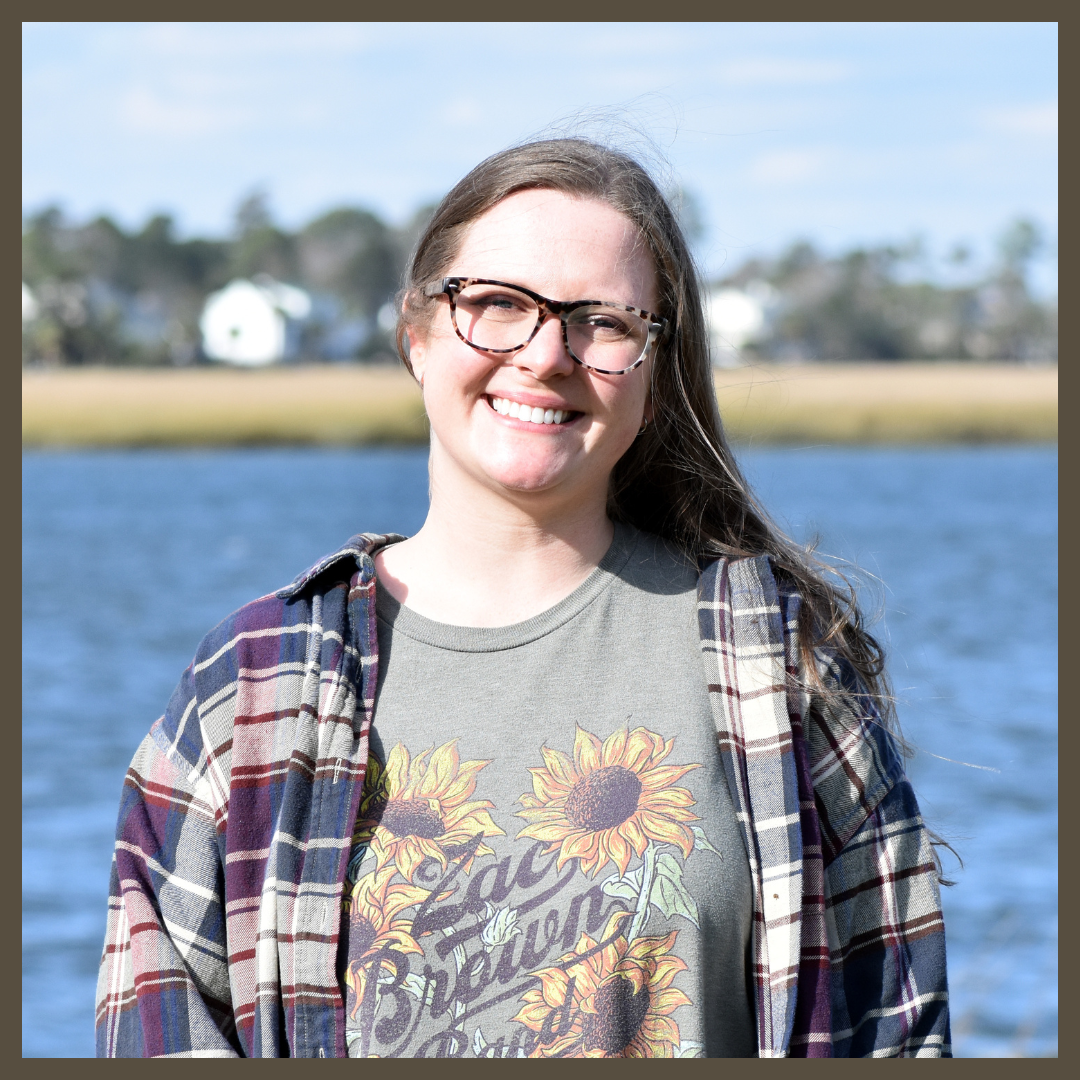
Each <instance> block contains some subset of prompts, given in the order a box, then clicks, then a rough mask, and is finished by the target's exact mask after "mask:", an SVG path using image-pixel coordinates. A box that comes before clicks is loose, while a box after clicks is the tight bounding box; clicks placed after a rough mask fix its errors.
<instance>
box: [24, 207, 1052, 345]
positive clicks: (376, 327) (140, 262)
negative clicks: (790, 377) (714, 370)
mask: <svg viewBox="0 0 1080 1080" xmlns="http://www.w3.org/2000/svg"><path fill="white" fill-rule="evenodd" d="M431 211H432V208H431V207H425V208H423V209H421V210H419V211H418V212H417V213H416V214H415V215H414V217H413V218H412V220H411V221H409V222H408V223H407V224H406V225H405V226H404V227H401V228H395V227H392V226H390V225H388V224H386V223H385V222H384V221H383V220H381V219H380V218H379V216H378V215H376V214H374V213H372V212H371V211H370V210H365V209H362V208H359V207H352V208H348V207H347V208H342V209H336V210H331V211H330V212H329V213H326V214H323V215H322V216H320V217H318V218H316V219H315V220H314V221H312V222H310V223H309V224H307V225H305V226H304V227H303V228H301V229H300V230H298V231H296V232H289V231H287V230H285V229H283V228H281V227H279V226H278V225H277V224H275V223H274V221H273V219H272V217H271V215H270V213H269V211H268V209H267V201H266V197H265V195H263V194H261V193H255V194H253V195H251V196H249V197H248V198H246V199H245V200H244V201H243V202H242V203H241V205H240V207H239V208H238V210H237V213H236V219H235V225H234V228H233V231H232V235H230V236H229V237H226V238H224V239H188V240H181V239H178V238H177V236H176V230H175V225H174V222H173V220H172V218H170V217H169V216H168V215H164V214H162V215H157V216H155V217H152V218H150V220H149V221H147V222H146V224H145V225H144V226H143V227H142V228H141V229H136V230H132V231H125V229H124V228H122V227H121V226H120V225H118V224H117V223H116V222H114V221H113V220H111V219H110V218H108V217H98V218H95V219H94V220H92V221H89V222H86V223H83V224H78V223H74V222H70V221H68V220H66V219H65V218H64V216H63V214H62V213H61V211H60V210H59V209H58V208H57V207H49V208H46V209H44V210H42V211H40V212H38V213H35V214H33V215H31V216H29V217H27V218H26V219H24V222H23V255H22V267H23V270H22V272H23V282H24V283H25V285H27V286H28V287H29V290H30V294H31V299H30V301H29V305H30V306H29V311H27V303H28V301H27V300H26V298H25V297H24V321H23V363H24V364H48V365H71V364H88V363H107V364H189V363H195V362H199V361H200V360H201V359H202V356H201V352H200V333H199V315H200V313H201V311H202V306H203V303H204V302H205V300H206V297H207V296H208V295H209V294H210V293H211V292H213V291H215V290H217V289H220V288H221V287H223V286H224V285H226V284H227V283H228V282H229V281H231V280H233V279H235V278H256V279H257V278H258V276H259V275H269V276H270V277H272V278H274V279H276V280H278V281H283V282H288V283H290V284H294V285H299V286H300V287H302V288H304V289H305V290H307V291H308V292H309V293H310V294H311V297H312V300H313V311H312V315H311V318H310V319H308V320H307V322H306V323H305V325H304V327H303V336H302V342H301V356H302V357H303V358H305V359H324V360H369V361H370V360H376V359H388V358H390V357H391V356H392V355H393V353H394V347H393V343H392V340H391V331H392V325H393V312H392V309H391V308H389V307H388V306H387V305H388V304H389V303H390V302H391V301H392V298H393V296H394V294H395V292H396V290H397V289H398V287H399V283H400V279H401V274H402V271H403V269H404V266H405V262H406V260H407V258H408V254H409V251H410V249H411V247H412V245H413V243H414V242H415V240H416V238H417V237H418V236H419V233H420V231H421V230H422V228H423V226H424V224H425V223H426V221H427V220H428V218H429V216H430V214H431ZM688 224H689V223H688ZM1041 243H1042V239H1041V237H1040V236H1039V234H1038V231H1037V230H1036V228H1035V227H1034V226H1033V225H1032V224H1031V223H1030V222H1026V221H1018V222H1016V223H1015V224H1014V225H1012V226H1011V227H1010V228H1009V229H1008V230H1007V231H1006V233H1005V234H1004V235H1003V236H1002V237H1001V240H1000V243H999V260H998V263H997V264H996V266H995V268H994V269H993V271H992V272H991V273H990V274H989V275H988V276H985V279H984V280H980V281H978V282H975V283H972V284H969V285H965V286H963V287H946V286H942V285H940V284H934V283H931V282H929V281H926V280H920V279H919V276H918V272H917V271H918V268H919V260H920V257H921V253H920V251H919V249H918V248H917V246H913V245H909V246H908V247H906V248H904V247H877V248H869V249H858V250H854V251H850V252H848V253H846V254H843V255H840V256H835V257H828V256H825V255H823V254H822V253H820V252H819V251H818V250H816V249H815V248H814V247H813V246H812V245H811V244H809V243H805V242H800V243H796V244H794V245H792V246H791V247H790V248H789V249H788V250H787V251H785V252H784V253H782V254H781V255H780V256H778V257H776V258H774V259H761V258H758V259H752V260H750V261H748V262H746V263H745V264H743V265H742V266H740V267H739V269H738V270H737V271H736V272H734V273H733V274H730V275H728V276H727V277H725V278H724V279H723V280H722V281H718V282H715V283H714V287H728V288H738V289H743V290H745V291H747V292H748V293H749V294H750V295H754V296H757V297H759V298H760V299H761V303H762V305H763V307H764V309H765V313H766V319H765V323H764V326H763V328H762V330H761V331H760V332H759V333H758V334H757V336H756V337H755V338H754V339H752V340H750V341H748V342H747V343H746V344H745V345H744V347H743V349H742V352H743V354H744V355H746V356H747V357H751V358H752V357H758V358H761V359H773V360H796V359H805V360H846V359H882V360H897V359H919V358H955V359H964V358H976V359H1006V360H1023V359H1040V360H1042V359H1056V357H1057V309H1056V303H1054V304H1041V303H1038V302H1037V301H1036V300H1035V299H1033V297H1032V296H1031V293H1030V290H1029V286H1028V279H1029V268H1030V264H1031V261H1032V259H1033V258H1034V257H1035V256H1036V254H1037V252H1038V250H1039V246H1040V244H1041ZM955 258H956V261H958V262H962V261H963V258H964V255H963V252H957V253H956V255H955ZM380 313H381V314H382V317H381V318H380Z"/></svg>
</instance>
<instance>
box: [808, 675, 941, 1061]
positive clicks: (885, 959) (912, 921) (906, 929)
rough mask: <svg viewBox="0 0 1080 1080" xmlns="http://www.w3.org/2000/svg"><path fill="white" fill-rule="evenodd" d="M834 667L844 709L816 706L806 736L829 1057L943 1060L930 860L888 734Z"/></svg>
mask: <svg viewBox="0 0 1080 1080" xmlns="http://www.w3.org/2000/svg"><path fill="white" fill-rule="evenodd" d="M844 667H845V666H844V665H841V672H837V669H836V667H834V668H833V672H834V673H836V674H840V678H839V680H838V682H839V683H840V684H841V685H842V686H843V687H844V688H845V689H847V690H849V691H854V693H853V694H852V697H851V698H849V699H848V700H849V701H850V702H852V703H853V707H852V708H851V709H850V711H848V710H846V709H839V710H832V709H828V708H826V709H824V710H823V711H822V713H821V714H818V717H817V719H818V720H819V721H820V723H819V725H818V726H817V730H816V731H815V732H814V733H813V734H812V736H811V743H812V744H813V743H817V744H818V745H817V751H818V752H817V753H815V754H814V755H813V756H814V758H815V762H814V766H813V771H814V773H815V776H816V779H815V785H814V786H815V801H816V802H817V803H818V807H819V813H820V817H821V825H822V848H823V855H824V885H825V889H824V892H825V912H824V914H825V926H826V931H827V934H828V940H829V955H830V968H831V991H830V998H831V1001H830V1004H831V1012H832V1043H833V1054H834V1056H837V1057H950V1056H951V1055H952V1049H951V1037H950V1031H949V993H948V983H947V978H946V969H945V925H944V921H943V918H942V913H941V897H940V892H939V887H938V864H937V860H936V859H935V857H934V852H933V849H932V846H931V843H930V836H929V833H928V831H927V829H926V825H925V823H924V822H923V819H922V815H921V814H920V812H919V807H918V803H917V802H916V799H915V793H914V791H913V790H912V787H911V784H910V782H909V781H908V779H907V776H906V775H905V773H904V769H903V760H902V757H901V754H900V752H899V750H898V748H897V744H896V740H895V739H894V737H893V736H892V735H891V734H889V732H887V731H886V730H885V728H884V727H883V726H882V724H881V722H880V718H879V717H878V716H877V713H876V710H875V709H874V707H873V704H872V702H871V701H870V700H869V699H868V698H867V696H866V695H865V694H864V693H860V690H861V688H860V687H859V685H858V683H857V680H856V679H855V677H854V674H853V673H852V672H851V671H850V670H843V669H844ZM842 713H846V715H841V714H842ZM840 785H843V786H845V787H846V788H847V790H848V792H849V793H850V794H849V796H848V797H847V798H844V797H842V796H841V795H840V794H839V792H838V791H837V790H836V789H837V788H838V787H839V786H840ZM859 804H861V806H862V811H861V812H856V807H857V806H858V805H859Z"/></svg>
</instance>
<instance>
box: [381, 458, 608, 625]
mask: <svg viewBox="0 0 1080 1080" xmlns="http://www.w3.org/2000/svg"><path fill="white" fill-rule="evenodd" d="M453 487H454V486H453V485H450V486H449V488H448V487H447V486H445V485H440V484H439V483H438V481H437V480H436V478H434V477H433V482H432V493H431V508H430V510H429V511H428V516H427V520H426V521H425V522H424V525H423V528H421V529H420V531H419V532H417V533H416V535H415V536H413V537H411V538H410V539H408V540H405V541H403V542H402V543H400V544H395V545H393V546H392V547H390V548H387V549H386V550H385V551H384V552H381V553H380V554H379V555H378V556H377V557H376V560H375V563H376V568H377V571H378V575H379V582H380V584H381V585H382V586H383V587H384V588H385V589H386V590H387V591H388V592H389V593H390V594H391V596H393V597H394V599H396V600H398V601H399V602H400V603H403V604H407V605H408V606H409V608H411V609H412V610H413V611H415V612H416V613H417V614H419V615H423V616H425V617H426V618H429V619H433V620H435V621H436V622H443V623H451V624H454V625H457V626H509V625H511V624H513V623H518V622H523V621H524V620H525V619H529V618H532V617H533V616H534V615H539V614H540V613H541V612H543V611H546V610H547V609H548V608H550V607H552V606H554V605H555V604H557V603H558V602H559V601H560V600H562V599H563V598H564V597H566V596H568V595H569V594H570V593H572V592H573V591H574V589H576V588H577V587H578V586H579V585H580V584H581V583H582V582H583V581H584V580H585V579H586V578H587V577H588V576H589V574H590V573H592V571H593V570H594V569H596V566H597V564H598V563H599V562H600V560H601V559H602V558H603V557H604V555H605V553H606V552H607V550H608V548H609V547H610V546H611V541H612V538H613V535H614V527H613V525H612V523H611V521H610V520H609V518H608V516H607V512H606V505H605V504H606V498H605V496H606V492H603V491H598V492H594V493H578V498H575V499H568V498H565V497H562V498H559V497H552V496H549V495H547V494H541V493H513V494H503V493H497V492H493V491H485V492H477V491H470V492H469V493H468V497H467V498H464V497H461V496H462V493H460V492H457V491H455V490H453Z"/></svg>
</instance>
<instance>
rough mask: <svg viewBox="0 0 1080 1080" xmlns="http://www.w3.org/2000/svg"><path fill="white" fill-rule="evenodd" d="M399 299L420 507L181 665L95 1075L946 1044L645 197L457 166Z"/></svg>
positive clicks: (855, 769) (595, 170)
mask: <svg viewBox="0 0 1080 1080" xmlns="http://www.w3.org/2000/svg"><path fill="white" fill-rule="evenodd" d="M400 312H401V314H400V321H399V326H398V343H399V348H400V350H401V352H402V359H403V360H404V362H405V364H406V366H407V367H408V368H409V370H410V371H411V372H412V373H413V375H414V377H415V378H416V379H417V381H418V382H419V384H420V386H421V388H422V390H423V397H424V404H425V408H426V410H427V415H428V417H429V419H430V423H431V450H430V458H429V474H430V490H431V499H430V509H429V512H428V516H427V519H426V521H425V522H424V525H423V527H422V528H421V529H420V530H419V531H418V532H417V533H416V534H415V535H414V536H413V537H411V538H408V539H406V538H405V537H401V536H397V535H375V534H371V533H360V534H358V535H356V536H354V537H353V538H352V539H351V540H349V541H348V542H347V543H346V544H345V545H344V546H343V547H342V548H341V549H340V550H338V551H336V552H333V553H331V554H330V555H328V556H326V557H325V558H323V559H321V560H320V561H319V562H318V563H316V564H315V565H314V566H313V567H311V568H310V569H309V570H308V571H306V572H305V573H303V574H301V575H300V576H299V577H298V578H297V579H296V580H295V581H294V582H293V583H292V584H291V585H290V586H288V587H287V588H284V589H281V590H279V591H278V592H277V593H275V594H274V595H272V596H268V597H264V598H262V599H260V600H256V601H255V602H253V603H252V604H249V605H247V606H246V607H244V608H241V609H240V610H239V611H238V612H236V613H235V614H234V615H232V616H230V617H229V618H228V619H226V620H225V621H224V622H223V623H222V624H221V625H220V626H218V627H217V628H216V629H215V630H213V631H211V633H210V634H209V635H208V636H207V637H206V638H205V639H204V641H203V642H202V644H201V645H200V646H199V649H198V651H197V654H196V656H195V659H194V661H193V663H192V665H191V667H189V668H188V670H187V671H186V672H185V673H184V675H183V677H182V679H181V682H180V685H179V686H178V687H177V690H176V692H175V694H174V696H173V698H172V700H171V701H170V703H169V706H168V709H167V710H166V713H165V715H164V717H163V718H162V719H161V720H160V721H158V723H157V724H156V725H154V727H153V729H152V730H151V733H150V735H149V736H148V737H147V738H146V740H145V741H144V742H143V744H142V746H141V747H140V748H139V750H138V752H137V754H136V757H135V760H134V762H133V763H132V767H131V769H130V770H129V772H128V777H127V781H126V783H125V789H124V795H123V800H122V805H121V811H120V820H119V824H118V831H117V844H116V855H115V861H114V866H113V878H112V890H111V899H110V915H109V929H108V937H107V940H106V948H105V952H104V955H103V958H102V966H101V973H100V977H99V988H98V989H99V993H98V1049H99V1053H101V1054H106V1055H163V1056H296V1057H305V1056H317V1057H325V1056H345V1055H349V1056H359V1057H367V1056H372V1055H376V1056H383V1057H404V1056H421V1057H423V1056H453V1057H460V1056H465V1055H470V1054H471V1055H474V1056H479V1057H563V1056H568V1055H569V1056H583V1057H696V1056H714V1057H723V1056H764V1057H782V1056H789V1055H791V1056H833V1055H836V1056H870V1055H872V1056H879V1057H880V1056H942V1055H948V1054H949V1053H950V1043H949V1019H948V995H947V988H946V978H945V965H944V930H943V926H942V919H941V910H940V903H939V895H938V882H937V862H936V859H935V857H934V854H933V850H932V847H931V842H930V838H929V834H928V833H927V830H926V828H925V827H924V825H923V822H922V820H921V818H920V816H919V811H918V807H917V805H916V803H915V800H914V796H913V794H912V791H911V787H910V784H909V783H908V781H907V779H906V777H905V775H904V770H903V765H902V753H901V747H900V745H899V743H898V740H897V738H896V737H895V736H894V735H893V734H892V733H891V732H892V728H891V712H890V708H889V700H890V699H889V695H888V686H887V682H886V680H885V677H884V674H883V667H882V657H881V652H880V650H879V648H878V646H877V643H876V642H875V641H874V639H873V638H872V637H871V636H870V635H869V634H867V632H866V631H865V629H863V627H862V624H861V621H860V617H859V612H858V609H857V606H856V604H855V601H854V597H853V595H852V594H851V593H850V592H846V591H845V590H844V589H842V588H840V587H839V586H838V585H837V584H836V583H835V582H834V581H832V580H830V579H829V578H828V577H827V574H826V572H825V570H824V568H823V567H822V566H821V565H820V564H819V563H817V562H815V561H814V560H813V558H812V557H811V556H810V554H809V553H808V552H806V551H804V550H803V549H801V548H799V547H798V546H797V545H795V544H794V543H793V542H792V541H790V540H788V539H787V538H786V537H784V536H783V535H782V534H781V533H780V532H779V531H778V530H777V529H776V528H775V527H774V526H773V525H772V524H771V522H770V521H769V519H768V517H767V515H766V514H765V512H764V511H763V510H762V509H761V508H760V506H759V505H758V504H757V502H756V501H755V500H754V498H753V496H752V494H751V492H750V490H749V488H748V486H747V484H746V482H745V480H744V479H743V478H742V475H741V473H740V471H739V469H738V467H737V465H736V463H735V460H734V458H733V456H732V453H731V450H730V448H729V446H728V444H727V441H726V439H725V437H724V434H723V428H722V425H721V422H720V417H719V414H718V412H717V407H716V400H715V396H714V391H713V386H712V379H711V371H710V363H709V355H708V346H707V335H706V333H705V328H704V319H703V315H702V305H701V298H700V294H699V291H698V286H697V279H696V276H695V272H694V266H693V263H692V260H691V258H690V256H689V254H688V250H687V247H686V244H685V241H684V239H683V237H682V234H681V232H680V230H679V227H678V224H677V222H676V219H675V217H674V215H673V214H672V211H671V209H670V207H669V206H668V204H667V203H666V202H665V200H664V198H663V197H662V196H661V194H660V193H659V191H658V189H657V187H656V185H655V184H654V183H653V181H652V180H651V179H650V178H649V176H648V174H647V173H646V172H645V171H644V170H643V169H642V168H641V166H640V165H639V164H638V163H637V162H635V161H634V160H633V159H632V158H630V157H628V156H627V155H625V154H622V153H620V152H618V151H615V150H611V149H608V148H606V147H603V146H599V145H597V144H595V143H591V142H588V141H585V140H578V139H565V140H555V141H545V142H536V143H529V144H525V145H523V146H521V147H518V148H515V149H512V150H509V151H505V152H503V153H500V154H497V155H495V156H494V157H492V158H490V159H488V160H487V161H484V162H482V163H481V164H480V165H478V166H477V167H476V168H475V169H474V170H473V171H472V172H471V173H470V174H469V175H468V176H466V177H465V178H464V179H463V180H462V181H461V182H460V183H459V184H458V185H457V186H456V187H455V188H454V189H453V190H452V191H451V192H450V193H449V195H447V196H446V198H445V199H444V200H443V202H442V203H441V204H440V206H439V207H438V208H437V210H436V212H435V214H434V216H433V218H432V219H431V222H430V224H429V225H428V227H427V230H426V231H425V233H424V234H423V236H421V238H420V240H419V241H418V244H417V247H416V250H415V252H414V254H413V258H412V260H411V263H410V266H409V269H408V271H407V274H406V280H405V283H404V288H403V290H402V293H401V306H400ZM515 806H517V807H520V809H515Z"/></svg>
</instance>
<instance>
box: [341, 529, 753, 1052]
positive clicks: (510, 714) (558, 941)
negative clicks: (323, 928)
mask: <svg viewBox="0 0 1080 1080" xmlns="http://www.w3.org/2000/svg"><path fill="white" fill-rule="evenodd" d="M696 588H697V572H696V570H695V568H694V567H693V566H692V565H690V564H688V563H687V562H686V560H685V559H683V558H681V557H680V556H679V555H678V554H677V553H675V552H674V551H673V550H671V549H670V548H668V547H667V546H666V545H665V544H664V543H663V542H662V541H660V540H658V539H657V538H655V537H653V536H649V535H647V534H645V533H641V532H638V531H637V530H634V529H632V528H629V527H627V526H622V525H617V526H616V531H615V539H614V541H613V543H612V546H611V548H610V550H609V551H608V552H607V554H606V555H605V557H604V559H603V561H602V562H601V563H600V565H599V567H597V569H596V570H595V571H594V572H593V573H592V574H591V575H590V577H589V578H588V579H587V580H586V581H585V582H584V583H583V584H582V585H581V586H580V587H579V588H578V589H576V590H575V591H574V592H573V593H572V594H571V595H570V596H568V597H566V598H565V599H564V600H562V601H560V602H559V603H558V604H556V605H555V606H554V607H553V608H550V609H549V610H548V611H546V612H543V613H542V614H540V615H538V616H536V617H535V618H532V619H529V620H527V621H526V622H523V623H517V624H515V625H513V626H505V627H498V628H473V627H461V626H450V625H446V624H443V623H436V622H432V621H431V620H429V619H425V618H423V617H422V616H420V615H417V614H416V613H415V612H413V611H411V610H410V609H409V608H408V607H406V606H402V605H400V604H398V603H397V602H396V601H394V600H393V598H392V597H390V596H389V594H387V593H386V592H385V590H383V589H381V588H380V589H379V590H378V616H379V652H380V672H379V685H378V688H377V697H376V704H375V721H374V726H373V731H372V738H371V756H370V765H369V769H368V774H367V777H366V781H365V785H364V793H363V799H362V803H361V806H360V813H359V815H358V818H357V822H356V829H355V832H354V835H353V848H352V853H351V859H350V862H349V869H348V874H347V877H346V884H345V895H344V901H343V903H344V913H343V917H342V924H341V925H342V942H341V948H340V954H339V961H340V963H339V967H340V972H341V979H342V982H343V985H344V990H345V1001H346V1017H347V1039H348V1044H349V1054H350V1056H352V1057H368V1056H379V1057H463V1056H464V1057H473V1056H475V1057H700V1056H708V1057H726V1056H741V1057H745V1056H753V1055H755V1054H756V1052H757V1048H756V1039H755V1032H754V1016H753V1004H752V999H751V994H750V981H749V979H748V972H747V965H748V962H749V958H750V949H749V944H750V925H751V913H752V904H751V882H750V869H749V865H748V863H747V857H746V851H745V847H744V845H743V841H742V838H741V836H740V833H739V830H738V825H737V822H736V820H735V813H734V810H733V808H732V803H731V797H730V794H729V792H728V788H727V783H726V780H725V777H724V773H723V766H722V764H721V761H720V757H719V753H718V751H717V748H716V734H715V728H714V725H713V720H712V715H711V711H710V705H709V700H708V693H707V689H706V686H705V679H704V669H703V667H702V661H701V655H700V647H699V644H698V631H697V608H696V600H697V593H696Z"/></svg>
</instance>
